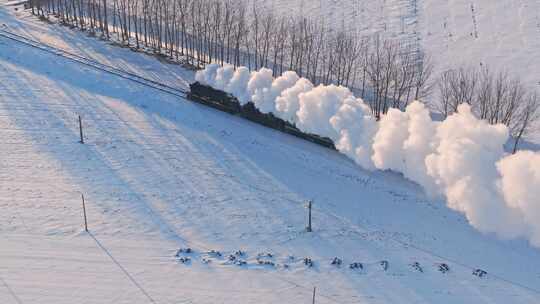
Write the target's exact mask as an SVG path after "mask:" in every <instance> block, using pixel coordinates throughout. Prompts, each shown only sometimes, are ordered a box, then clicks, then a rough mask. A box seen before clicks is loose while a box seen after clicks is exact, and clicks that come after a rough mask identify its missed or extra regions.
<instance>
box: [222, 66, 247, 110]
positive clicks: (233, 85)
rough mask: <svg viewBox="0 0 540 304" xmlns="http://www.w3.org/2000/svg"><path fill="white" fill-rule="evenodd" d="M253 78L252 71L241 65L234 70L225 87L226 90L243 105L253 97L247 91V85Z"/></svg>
mask: <svg viewBox="0 0 540 304" xmlns="http://www.w3.org/2000/svg"><path fill="white" fill-rule="evenodd" d="M250 78H251V73H250V72H249V69H248V68H246V67H239V68H237V69H236V71H234V74H233V77H232V79H231V81H230V82H229V84H228V85H227V86H226V87H225V92H227V93H230V94H232V95H233V96H234V97H236V98H237V99H238V101H239V102H240V104H241V105H245V104H246V103H248V102H249V101H250V99H251V96H250V95H249V94H248V92H247V86H248V83H249V80H250Z"/></svg>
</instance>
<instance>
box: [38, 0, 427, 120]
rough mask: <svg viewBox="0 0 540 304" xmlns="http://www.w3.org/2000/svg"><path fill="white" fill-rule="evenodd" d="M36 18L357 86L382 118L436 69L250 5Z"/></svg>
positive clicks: (64, 6)
mask: <svg viewBox="0 0 540 304" xmlns="http://www.w3.org/2000/svg"><path fill="white" fill-rule="evenodd" d="M30 4H31V7H32V9H33V10H34V9H35V11H34V12H35V13H36V14H39V15H41V16H42V17H45V18H48V17H49V16H51V15H54V16H57V17H58V18H59V19H60V21H61V22H62V23H64V24H68V25H71V26H76V27H79V28H81V29H83V30H87V31H89V32H91V33H99V34H100V35H102V36H103V37H104V38H107V39H109V38H112V39H115V40H117V41H120V42H121V43H123V44H126V45H130V46H133V47H135V48H145V49H147V50H150V51H153V52H155V53H157V54H161V55H167V56H169V57H171V58H173V59H177V60H184V61H187V63H189V64H191V65H193V66H195V67H197V68H200V67H202V66H204V65H205V64H206V63H210V62H213V63H219V64H225V63H230V64H233V65H235V66H247V67H249V68H250V69H252V70H257V69H260V68H262V67H267V68H270V69H272V71H273V73H274V75H275V76H278V75H281V74H282V73H283V72H284V71H286V70H292V71H296V72H297V73H298V74H299V75H300V76H302V77H306V78H308V79H310V80H311V81H312V82H313V83H315V84H321V83H322V84H337V85H344V86H347V87H350V88H351V89H353V90H355V91H356V92H357V93H359V94H360V95H361V96H362V97H363V98H365V99H366V100H368V101H369V102H370V104H371V105H372V109H373V112H374V114H375V115H376V116H377V117H379V116H380V114H382V113H385V112H386V111H387V110H388V108H390V107H399V108H403V107H405V106H406V105H407V103H408V102H409V101H411V100H413V99H418V98H421V97H424V96H426V94H427V93H428V92H429V90H428V88H429V86H428V80H429V78H430V76H431V69H432V66H431V63H430V62H429V60H428V59H427V58H426V57H425V56H424V55H423V53H421V52H418V51H417V50H415V49H414V48H411V47H409V46H407V45H406V44H403V43H398V42H395V41H391V40H385V39H383V38H381V37H380V36H379V35H374V36H373V37H362V36H360V35H358V34H354V33H350V32H347V31H346V30H335V29H332V28H330V27H329V26H327V25H326V23H325V22H324V21H323V20H314V19H309V18H298V16H281V15H280V16H278V15H276V14H274V13H273V12H272V11H271V10H266V9H260V8H258V7H256V6H253V7H248V6H247V5H246V2H245V1H243V0H32V1H30Z"/></svg>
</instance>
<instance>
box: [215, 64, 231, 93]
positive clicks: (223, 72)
mask: <svg viewBox="0 0 540 304" xmlns="http://www.w3.org/2000/svg"><path fill="white" fill-rule="evenodd" d="M233 76H234V66H232V65H225V66H224V67H222V68H218V69H217V71H216V80H215V85H214V88H216V89H218V90H221V91H225V89H226V88H227V86H228V85H229V83H230V82H231V79H232V78H233Z"/></svg>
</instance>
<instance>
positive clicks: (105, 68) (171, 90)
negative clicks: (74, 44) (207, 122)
mask: <svg viewBox="0 0 540 304" xmlns="http://www.w3.org/2000/svg"><path fill="white" fill-rule="evenodd" d="M0 37H2V38H5V39H8V40H11V41H15V42H17V43H19V44H23V45H26V46H28V47H32V48H35V49H39V50H41V51H44V52H47V53H50V54H54V55H56V56H59V57H62V58H65V59H67V60H70V61H73V62H76V63H79V64H82V65H85V66H89V67H92V68H94V69H96V70H99V71H102V72H105V73H108V74H112V75H116V76H118V77H121V78H124V79H127V80H130V81H133V82H136V83H139V84H141V85H144V86H147V87H151V88H153V89H156V90H159V91H161V92H164V93H167V94H170V95H174V96H177V97H181V98H186V97H187V93H188V92H187V91H186V90H183V89H180V88H175V87H172V86H169V85H166V84H163V83H161V82H158V81H155V80H152V79H149V78H145V77H142V76H140V75H137V74H134V73H132V72H128V71H124V70H122V69H119V68H116V67H113V66H110V65H106V64H103V63H101V62H98V61H96V60H94V59H90V58H87V57H84V56H81V55H77V54H74V53H72V52H69V51H67V50H64V49H61V48H58V47H55V46H52V45H49V44H46V43H43V42H41V41H37V40H34V39H31V38H29V37H25V36H22V35H19V34H16V33H13V32H10V31H7V30H5V29H0Z"/></svg>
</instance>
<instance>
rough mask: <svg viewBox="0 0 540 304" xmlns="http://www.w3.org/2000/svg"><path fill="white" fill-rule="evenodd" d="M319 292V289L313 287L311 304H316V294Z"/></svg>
mask: <svg viewBox="0 0 540 304" xmlns="http://www.w3.org/2000/svg"><path fill="white" fill-rule="evenodd" d="M316 291H317V287H313V301H312V302H311V304H315V292H316Z"/></svg>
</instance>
